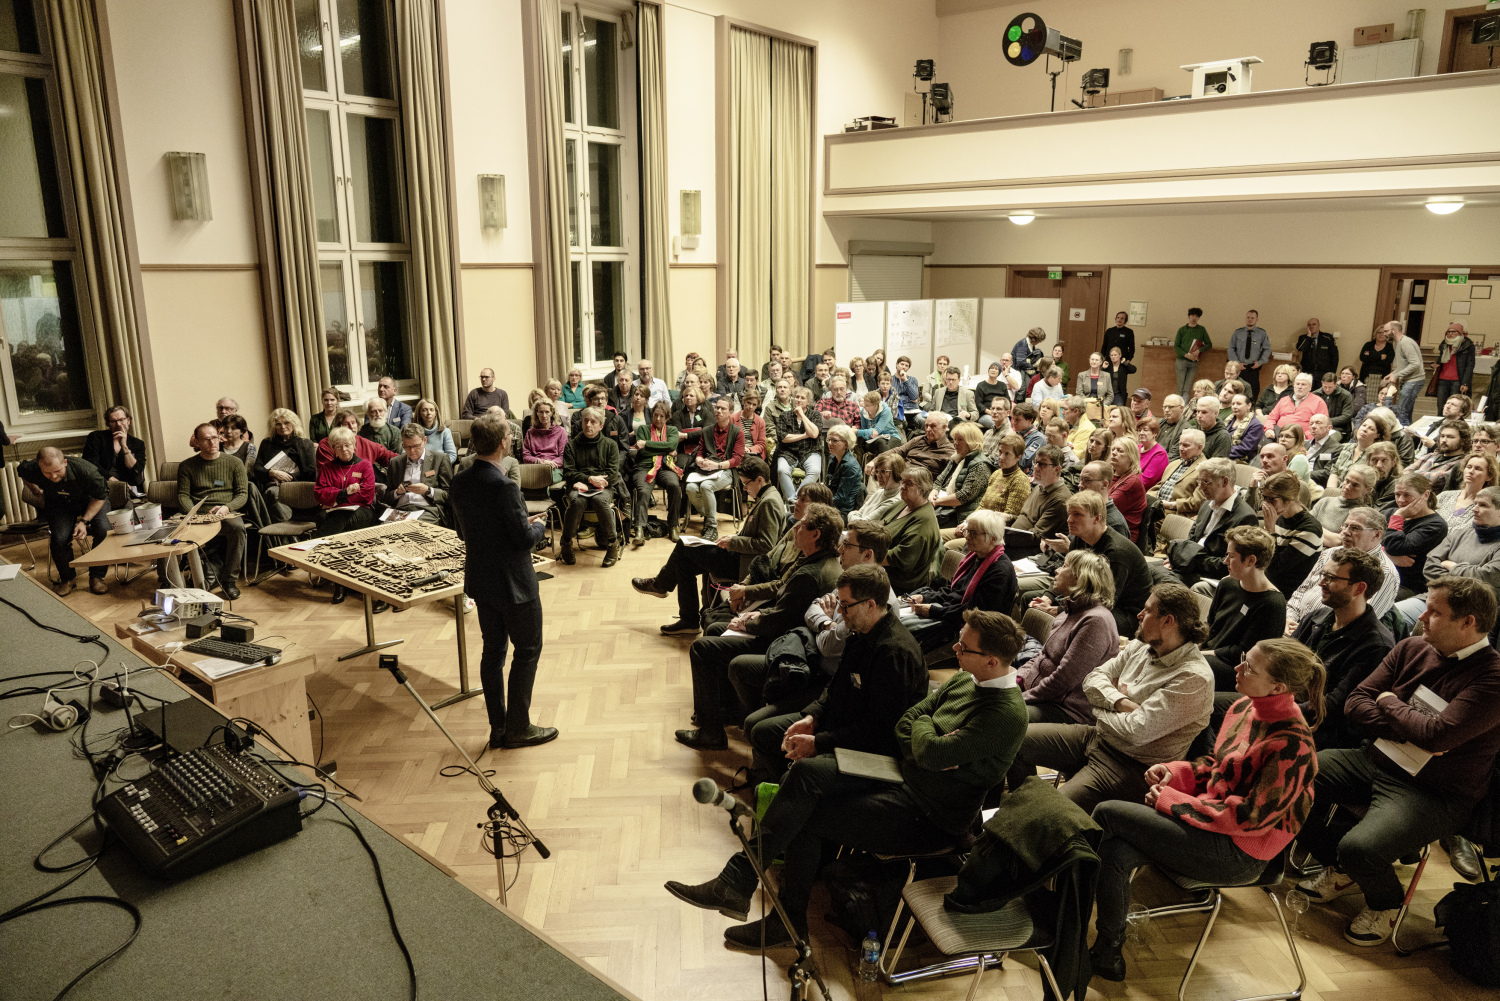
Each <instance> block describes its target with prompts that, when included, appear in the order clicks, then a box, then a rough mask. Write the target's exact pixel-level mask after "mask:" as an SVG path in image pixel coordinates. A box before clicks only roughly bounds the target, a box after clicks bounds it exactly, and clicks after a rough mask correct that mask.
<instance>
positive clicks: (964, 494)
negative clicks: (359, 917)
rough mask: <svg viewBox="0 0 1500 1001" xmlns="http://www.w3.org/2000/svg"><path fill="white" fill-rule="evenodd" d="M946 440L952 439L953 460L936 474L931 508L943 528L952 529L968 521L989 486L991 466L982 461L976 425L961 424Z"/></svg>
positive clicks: (982, 451) (980, 444) (979, 433)
mask: <svg viewBox="0 0 1500 1001" xmlns="http://www.w3.org/2000/svg"><path fill="white" fill-rule="evenodd" d="M949 437H951V438H952V439H953V451H954V456H953V458H951V459H949V460H948V462H947V464H946V465H945V466H943V468H942V470H941V471H940V472H939V473H938V474H937V477H936V478H935V479H934V480H933V483H934V484H935V485H934V486H933V488H932V507H933V510H934V512H935V513H936V514H937V521H938V525H939V526H940V527H942V528H953V527H955V526H956V525H957V524H958V523H959V522H961V521H963V520H964V519H965V518H967V517H968V516H969V512H971V511H973V510H974V509H975V508H976V507H978V506H979V501H980V499H981V498H982V497H984V490H985V487H987V486H989V482H990V465H989V463H988V462H986V461H984V433H983V432H982V431H980V430H979V425H978V424H972V423H964V424H960V425H959V426H958V427H956V428H954V429H953V430H952V432H950V434H949ZM1002 541H1004V540H1003V539H1002Z"/></svg>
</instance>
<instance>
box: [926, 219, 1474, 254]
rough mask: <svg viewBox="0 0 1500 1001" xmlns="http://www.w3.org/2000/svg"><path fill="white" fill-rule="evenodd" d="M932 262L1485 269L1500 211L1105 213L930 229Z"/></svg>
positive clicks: (949, 224)
mask: <svg viewBox="0 0 1500 1001" xmlns="http://www.w3.org/2000/svg"><path fill="white" fill-rule="evenodd" d="M932 228H933V242H934V243H936V244H937V253H936V254H935V255H934V256H933V257H932V258H931V259H930V261H929V263H931V264H1049V263H1050V264H1189V263H1205V264H1206V263H1212V264H1374V265H1384V264H1392V265H1396V264H1423V265H1438V266H1444V267H1446V266H1448V265H1464V264H1467V263H1469V262H1473V263H1475V264H1489V263H1491V262H1492V261H1494V260H1495V259H1496V258H1497V257H1500V253H1497V252H1496V250H1497V243H1496V240H1495V233H1497V232H1500V208H1493V207H1489V208H1485V207H1478V206H1473V205H1470V206H1466V207H1465V208H1464V209H1463V210H1462V211H1460V212H1457V213H1455V214H1453V215H1450V216H1436V215H1433V214H1432V213H1430V212H1428V211H1426V210H1425V209H1422V208H1420V207H1415V206H1414V207H1411V208H1399V209H1383V210H1376V209H1367V210H1348V211H1322V212H1297V211H1271V210H1267V209H1265V208H1257V209H1255V210H1253V211H1245V212H1224V213H1210V212H1204V213H1196V214H1194V213H1187V212H1184V213H1183V214H1180V215H1165V214H1151V215H1137V216H1124V215H1117V214H1109V215H1105V216H1103V217H1094V218H1085V217H1082V216H1074V217H1069V218H1040V219H1037V220H1036V221H1035V222H1033V223H1032V224H1031V225H1029V226H1017V225H1015V224H1013V223H1010V222H1006V221H1005V220H995V221H983V222H939V223H934V224H933V227H932Z"/></svg>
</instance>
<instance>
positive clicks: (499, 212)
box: [479, 174, 505, 233]
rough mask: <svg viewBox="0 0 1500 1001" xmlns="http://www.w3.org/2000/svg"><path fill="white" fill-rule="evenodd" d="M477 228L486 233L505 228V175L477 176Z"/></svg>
mask: <svg viewBox="0 0 1500 1001" xmlns="http://www.w3.org/2000/svg"><path fill="white" fill-rule="evenodd" d="M479 228H480V229H482V230H484V231H485V232H486V233H490V232H498V231H500V230H502V229H504V228H505V175H504V174H480V175H479Z"/></svg>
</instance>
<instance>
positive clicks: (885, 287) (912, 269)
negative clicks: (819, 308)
mask: <svg viewBox="0 0 1500 1001" xmlns="http://www.w3.org/2000/svg"><path fill="white" fill-rule="evenodd" d="M849 261H850V265H849V300H850V301H851V302H872V301H878V300H882V299H895V300H908V299H920V298H922V262H923V258H921V257H908V256H888V255H885V254H855V255H854V256H853V257H851V258H850V259H849Z"/></svg>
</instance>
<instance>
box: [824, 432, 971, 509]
mask: <svg viewBox="0 0 1500 1001" xmlns="http://www.w3.org/2000/svg"><path fill="white" fill-rule="evenodd" d="M973 426H974V425H972V424H964V425H962V426H961V427H960V428H959V430H963V428H966V427H973ZM854 441H855V438H854V429H853V428H851V427H850V426H849V425H847V424H835V425H834V426H833V427H831V428H829V429H828V435H827V442H828V475H827V476H826V477H825V478H824V479H825V482H827V484H828V489H830V490H832V491H833V506H834V507H835V508H837V509H838V512H839V514H841V515H843V516H844V517H845V518H848V517H849V512H850V511H853V510H854V509H855V508H857V507H859V506H860V505H861V504H863V503H864V501H865V478H864V473H863V472H861V470H860V468H859V460H857V459H855V458H854ZM987 471H988V467H986V472H987Z"/></svg>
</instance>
